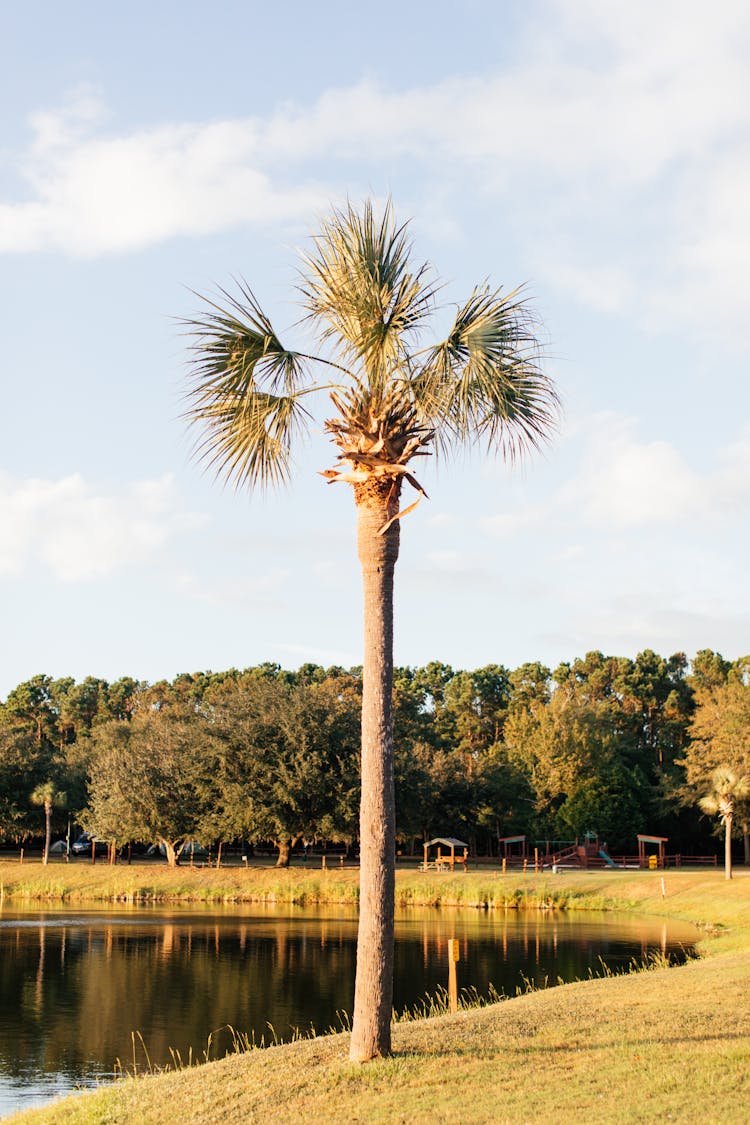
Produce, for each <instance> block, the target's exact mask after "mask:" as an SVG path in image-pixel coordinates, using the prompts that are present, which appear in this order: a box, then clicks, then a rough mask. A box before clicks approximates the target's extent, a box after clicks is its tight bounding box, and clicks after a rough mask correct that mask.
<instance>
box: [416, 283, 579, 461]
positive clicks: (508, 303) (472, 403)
mask: <svg viewBox="0 0 750 1125" xmlns="http://www.w3.org/2000/svg"><path fill="white" fill-rule="evenodd" d="M537 328H538V325H537V323H536V320H535V318H534V316H533V314H532V312H531V309H530V306H529V304H528V302H527V301H526V300H525V299H524V298H523V297H522V296H521V295H520V294H519V291H518V290H515V291H513V292H512V293H508V294H504V293H503V292H502V290H495V291H492V290H490V289H489V287H487V286H483V287H478V288H476V289H475V290H474V292H473V293H472V294H471V296H470V298H469V300H468V301H467V302H466V303H465V304H464V305H462V306H460V307H459V308H458V310H457V312H456V317H455V320H454V323H453V327H452V328H451V331H450V333H449V334H448V336H447V338H446V339H445V340H444V341H442V343H440V344H438V345H436V346H435V347H433V348H430V349H428V351H427V352H426V353H425V355H424V358H423V359H422V362H421V363H420V364H414V365H413V367H412V371H411V373H410V386H411V391H412V394H413V398H414V403H415V406H416V407H417V409H418V410H419V411H420V413H421V414H422V415H423V417H424V418H425V419H426V420H428V421H430V422H431V423H432V424H433V425H434V426H435V429H436V437H437V442H438V445H439V446H441V447H442V448H444V449H445V448H450V447H452V446H454V445H457V444H462V443H465V442H477V443H480V444H483V445H485V446H486V448H487V449H498V450H500V451H501V452H502V453H503V454H505V455H507V456H509V457H510V458H511V459H513V458H514V457H516V456H517V455H518V454H519V453H521V452H523V451H524V450H526V449H528V448H535V447H536V446H538V445H539V444H540V443H541V442H542V441H544V440H546V438H547V437H548V435H549V434H550V432H551V431H552V430H553V429H554V427H555V425H556V421H557V416H558V411H559V399H558V396H557V392H556V391H555V389H554V386H553V384H552V382H551V380H550V379H549V378H548V376H547V375H545V373H544V372H543V370H542V367H541V363H540V351H539V344H538V340H537Z"/></svg>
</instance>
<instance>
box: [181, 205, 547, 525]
mask: <svg viewBox="0 0 750 1125" xmlns="http://www.w3.org/2000/svg"><path fill="white" fill-rule="evenodd" d="M411 258H412V247H411V244H410V242H409V239H408V237H407V232H406V228H405V227H404V226H400V227H399V226H397V225H396V223H395V220H394V215H393V208H392V206H391V204H390V203H388V205H387V206H386V207H385V210H384V213H383V215H382V217H381V218H380V219H379V220H378V219H377V217H376V215H375V213H374V210H373V207H372V204H371V203H370V202H367V203H365V205H364V207H363V209H362V211H361V213H359V212H357V211H356V210H355V209H354V208H353V207H352V206H351V205H348V206H347V207H346V208H345V209H343V210H334V211H333V212H332V214H331V216H330V217H329V218H328V219H327V220H325V221H324V223H323V225H322V228H321V230H320V232H319V234H318V235H317V236H316V237H315V239H314V241H313V246H312V249H311V251H310V252H309V253H307V254H304V255H303V257H302V270H301V278H300V285H299V293H300V297H301V303H302V306H303V309H304V310H305V313H306V316H305V319H306V320H307V321H309V322H310V323H311V325H312V327H314V328H315V329H317V330H318V332H317V334H318V338H319V341H320V343H321V344H322V345H323V346H324V349H325V354H320V355H311V354H306V353H302V352H298V351H292V350H288V349H286V348H285V347H284V346H283V344H282V343H281V340H280V338H279V336H278V335H277V333H276V332H275V330H274V328H273V326H272V325H271V323H270V321H269V319H268V317H267V316H266V315H265V313H264V312H263V311H262V309H261V307H260V305H259V304H258V302H257V300H256V298H255V296H254V294H253V292H252V291H251V290H250V289H249V287H248V286H247V285H245V284H244V283H240V284H239V286H238V288H239V293H238V294H237V295H236V296H233V295H230V294H229V293H228V292H226V291H225V290H222V291H221V293H220V297H219V298H218V299H217V300H208V299H206V298H202V300H203V303H204V311H203V313H202V315H199V316H198V317H195V318H192V319H189V320H186V321H185V322H184V324H185V326H186V327H187V329H188V332H189V334H190V335H191V336H192V339H193V343H192V354H193V362H192V364H191V380H190V387H189V390H188V410H187V414H186V417H187V419H188V421H189V422H190V423H191V424H193V425H195V426H197V427H198V428H199V430H200V431H201V437H200V438H199V440H198V443H197V446H196V451H197V453H198V456H199V457H200V458H202V459H204V460H205V461H206V462H207V463H208V465H209V466H210V467H212V468H213V469H214V470H215V471H216V472H217V474H218V475H219V476H223V477H224V478H226V479H228V480H230V481H233V482H234V483H235V484H237V485H240V486H250V487H258V486H260V487H265V486H267V485H274V484H277V483H280V482H283V481H286V480H287V479H288V477H289V475H290V470H291V455H292V449H293V445H294V441H295V439H296V438H297V436H298V435H299V434H300V433H301V432H302V431H304V430H305V429H306V428H307V426H308V425H309V423H310V421H311V415H310V413H309V411H308V409H307V407H306V405H305V404H306V399H307V396H308V395H309V394H310V393H311V392H313V391H316V390H320V389H327V390H328V391H329V393H330V399H331V402H332V404H333V406H334V408H335V412H336V413H335V416H334V417H333V418H331V419H328V420H327V421H325V423H324V424H325V428H326V430H327V432H328V433H329V434H330V436H331V438H332V440H333V442H334V443H335V444H336V445H337V446H338V449H339V454H338V457H337V465H336V467H335V468H332V469H329V470H327V471H326V472H325V473H324V475H325V476H326V477H327V478H328V479H329V480H330V481H334V480H339V481H346V482H348V483H350V484H352V485H354V487H355V490H356V491H357V492H359V491H360V489H362V488H372V487H373V486H374V487H376V488H377V489H378V490H380V488H381V487H383V486H385V487H387V488H388V489H394V488H395V490H396V492H399V491H400V486H401V482H402V481H403V480H404V479H406V480H407V481H408V482H409V483H410V484H411V485H412V486H413V487H415V488H417V489H418V490H419V491H420V492H421V491H422V490H421V488H420V486H419V484H418V483H417V481H416V479H415V477H414V476H413V475H412V474H411V473H410V472H409V470H408V469H407V465H408V464H409V462H411V461H412V459H413V458H415V457H418V456H424V455H426V454H427V453H429V452H430V451H431V448H432V449H437V450H440V451H442V452H446V451H448V450H449V449H451V448H452V447H455V446H457V445H461V444H481V445H483V446H484V448H486V449H487V450H496V451H500V452H501V453H502V454H504V455H506V456H509V457H511V458H514V457H515V456H516V455H517V454H518V453H520V452H522V451H523V450H524V449H525V448H527V447H534V446H536V445H537V444H539V442H540V441H541V440H543V439H544V438H545V437H546V436H547V435H548V434H549V433H550V431H551V429H552V428H553V426H554V423H555V419H556V415H557V409H558V400H557V395H556V392H555V390H554V387H553V386H552V383H551V381H550V380H549V379H548V377H547V376H546V375H545V374H544V373H543V371H542V369H541V366H540V363H539V349H538V344H537V339H536V335H535V330H536V328H537V325H536V322H535V318H534V316H533V314H532V312H531V310H530V307H529V304H528V302H527V300H526V299H525V298H524V296H523V295H522V294H521V293H520V292H519V291H518V290H515V291H513V292H510V293H504V292H503V291H502V290H501V289H497V290H492V289H491V288H490V287H489V286H486V285H485V286H481V287H478V288H476V289H475V290H474V292H473V293H472V294H471V296H470V297H469V299H468V301H466V302H465V303H464V304H463V305H461V306H459V307H458V308H457V310H456V313H455V317H454V320H453V324H452V327H451V329H450V331H449V333H448V335H447V337H446V338H445V339H444V340H442V341H440V342H439V343H437V344H432V345H429V346H426V347H421V346H420V337H421V334H422V332H423V331H424V329H425V328H426V326H427V324H428V321H429V319H430V317H431V316H432V315H433V313H434V312H435V311H436V307H437V301H436V298H437V295H438V292H439V286H438V284H437V282H436V280H435V278H434V275H433V271H432V270H431V268H430V267H429V266H428V265H427V264H421V265H419V266H417V267H414V266H413V265H412V263H411ZM315 366H318V367H320V366H324V367H325V368H326V369H327V371H328V373H329V378H328V380H327V381H326V382H324V383H320V382H316V381H315V380H314V379H313V377H312V370H313V368H314V367H315ZM401 514H403V513H401Z"/></svg>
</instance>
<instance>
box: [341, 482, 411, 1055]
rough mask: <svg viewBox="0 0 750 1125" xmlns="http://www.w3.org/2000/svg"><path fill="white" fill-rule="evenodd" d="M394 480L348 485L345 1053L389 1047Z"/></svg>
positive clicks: (396, 495)
mask: <svg viewBox="0 0 750 1125" xmlns="http://www.w3.org/2000/svg"><path fill="white" fill-rule="evenodd" d="M399 492H400V488H399V485H398V482H395V483H394V482H389V481H387V480H382V479H381V480H375V481H371V482H368V483H367V484H365V485H359V486H357V487H356V488H355V500H356V503H357V541H358V551H359V560H360V564H361V567H362V580H363V595H364V654H363V655H364V659H363V670H362V766H361V771H362V796H361V803H360V834H359V838H360V876H359V887H360V896H359V930H358V936H357V978H356V986H355V995H354V1018H353V1023H352V1038H351V1047H350V1058H351V1059H352V1061H354V1062H366V1061H367V1060H368V1059H372V1058H376V1057H378V1056H382V1055H388V1054H390V1051H391V1013H392V1007H393V927H394V894H395V858H396V855H395V853H396V833H395V798H394V788H393V716H392V691H393V576H394V568H395V565H396V560H397V558H398V549H399V524H398V520H396V521H395V522H394V523H393V524H392V525H391V526H390V528H389V529H388V530H387V531H386V532H385V533H384V534H381V531H382V528H383V526H384V525H385V524H386V522H387V521H388V520H389V519H391V518H392V517H393V516H394V515H395V514H396V512H397V511H398V500H399Z"/></svg>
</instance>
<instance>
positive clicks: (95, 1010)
mask: <svg viewBox="0 0 750 1125" xmlns="http://www.w3.org/2000/svg"><path fill="white" fill-rule="evenodd" d="M453 937H455V938H458V939H459V940H460V942H461V962H460V963H459V966H458V974H459V978H458V979H459V987H468V986H474V987H476V988H477V989H478V990H479V991H480V993H481V992H486V991H487V989H488V986H489V984H490V983H492V984H493V985H494V986H495V988H497V989H498V990H499V991H503V990H504V991H505V992H508V993H511V994H512V993H514V992H515V990H516V988H517V986H518V985H519V984H521V983H522V982H523V979H524V978H526V979H527V980H529V981H533V982H535V983H538V984H541V983H543V982H544V980H545V979H549V980H550V981H556V980H557V978H558V977H562V978H563V979H564V980H572V979H575V978H577V977H585V976H586V975H588V973H589V970H593V971H595V972H596V971H599V970H600V968H601V965H600V959H602V960H603V961H604V962H605V963H606V964H607V965H609V966H610V967H613V968H614V967H617V966H623V965H627V964H628V963H629V962H630V961H631V960H632V959H633V958H636V959H639V960H640V959H641V958H645V957H647V956H648V954H649V953H650V952H653V951H661V952H665V953H672V954H674V955H676V956H680V954H681V952H682V950H683V949H689V948H690V947H691V946H692V945H693V943H694V942H695V941H696V940H697V931H696V930H695V929H694V928H693V927H690V926H685V925H680V924H677V923H672V922H668V923H666V922H662V921H654V920H653V919H643V918H635V919H634V918H632V917H630V916H617V915H591V916H585V915H584V916H581V915H577V916H572V917H571V916H568V915H555V914H552V913H545V914H542V913H536V912H534V913H528V914H517V913H515V912H509V913H505V912H499V911H498V912H483V911H451V910H445V909H443V910H434V909H433V910H416V909H413V910H409V911H408V912H407V911H403V912H401V914H400V915H399V916H398V919H397V941H396V979H395V997H394V1001H395V1006H396V1008H397V1009H401V1008H403V1007H405V1006H407V1005H409V1006H411V1005H413V1004H414V1003H415V1002H417V1001H418V1000H419V999H420V998H421V997H423V996H424V995H425V994H426V993H430V992H434V991H435V990H436V989H437V988H438V987H439V986H440V985H445V983H446V978H447V946H446V943H447V941H448V939H449V938H453ZM355 942H356V914H355V913H354V912H349V911H347V910H346V909H344V908H328V909H322V910H313V909H311V908H305V909H304V910H303V909H301V908H293V907H285V908H276V909H271V908H269V909H266V910H263V909H262V908H258V907H255V908H253V911H252V913H251V912H249V911H248V912H243V911H242V910H241V908H237V907H232V908H227V909H226V910H224V911H219V912H217V911H216V909H215V908H212V910H211V912H210V913H209V912H205V913H201V912H200V911H197V910H195V909H170V910H168V911H165V910H163V909H149V908H147V907H138V908H132V909H131V910H129V911H125V910H118V911H117V912H115V911H107V912H93V911H71V910H63V909H60V910H46V911H44V912H36V911H35V912H33V913H32V912H28V911H27V912H20V911H15V910H14V911H11V910H6V909H3V910H0V1116H1V1115H4V1114H8V1113H10V1112H12V1111H13V1110H15V1109H19V1108H24V1107H26V1106H29V1105H34V1104H39V1103H41V1102H43V1101H45V1100H47V1099H48V1098H50V1097H53V1096H54V1095H56V1094H58V1093H63V1092H65V1091H67V1090H70V1089H73V1088H74V1087H76V1086H80V1085H90V1084H92V1083H94V1082H96V1081H97V1080H98V1079H101V1078H102V1077H106V1076H109V1075H111V1074H112V1072H113V1068H114V1065H115V1060H117V1059H120V1060H121V1061H122V1063H123V1065H124V1066H128V1067H132V1063H133V1035H132V1033H133V1032H139V1033H140V1034H141V1035H142V1037H143V1041H144V1042H145V1045H146V1047H147V1049H148V1053H149V1056H150V1058H151V1061H152V1062H153V1063H154V1064H159V1063H163V1062H166V1061H168V1060H169V1057H170V1047H171V1048H174V1049H176V1050H178V1051H179V1052H180V1053H181V1055H182V1057H183V1059H186V1058H187V1056H188V1051H189V1049H190V1047H191V1046H192V1048H193V1052H194V1053H195V1054H198V1055H200V1056H202V1054H203V1051H204V1050H205V1048H206V1044H207V1039H208V1036H209V1034H211V1033H212V1032H213V1033H214V1038H213V1042H214V1051H213V1053H216V1051H217V1050H218V1053H220V1054H223V1053H224V1050H225V1049H226V1047H227V1046H228V1045H229V1039H228V1032H227V1031H226V1030H224V1031H223V1032H221V1031H218V1029H220V1028H226V1025H227V1024H230V1025H231V1026H232V1027H234V1028H236V1029H237V1030H239V1031H244V1032H254V1033H255V1036H256V1038H260V1036H262V1035H264V1034H265V1036H266V1039H268V1035H269V1030H268V1026H267V1025H268V1023H270V1024H272V1025H273V1028H274V1029H275V1032H276V1034H277V1035H278V1036H279V1037H280V1038H289V1037H290V1036H291V1034H292V1031H293V1029H294V1028H295V1027H299V1028H309V1027H310V1025H311V1024H312V1025H314V1026H315V1027H317V1028H321V1029H324V1028H326V1027H328V1026H330V1025H332V1024H337V1022H338V1021H337V1012H338V1011H340V1010H346V1011H351V1008H352V1001H353V982H354V962H355ZM217 1032H218V1033H217ZM137 1062H138V1065H139V1066H141V1065H142V1064H143V1062H144V1055H143V1049H142V1047H140V1046H139V1047H138V1054H137Z"/></svg>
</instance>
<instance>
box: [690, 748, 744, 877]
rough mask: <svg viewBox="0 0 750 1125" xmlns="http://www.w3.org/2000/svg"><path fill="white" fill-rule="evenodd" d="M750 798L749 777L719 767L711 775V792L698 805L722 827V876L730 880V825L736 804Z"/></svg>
mask: <svg viewBox="0 0 750 1125" xmlns="http://www.w3.org/2000/svg"><path fill="white" fill-rule="evenodd" d="M747 797H750V777H748V776H747V775H746V774H736V773H735V772H734V770H731V769H729V768H728V767H727V766H719V768H718V769H716V770H714V772H713V774H712V775H711V792H710V793H708V794H707V795H706V796H705V797H701V799H700V800H699V802H698V804H699V805H700V807H701V808H702V809H703V811H704V812H706V813H709V814H710V815H712V816H716V815H717V814H718V816H719V819H720V821H721V823H722V824H723V825H724V874H725V877H726V878H727V879H731V878H732V824H733V822H734V814H735V810H736V807H737V804H738V803H739V802H740V801H744V800H746V798H747Z"/></svg>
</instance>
